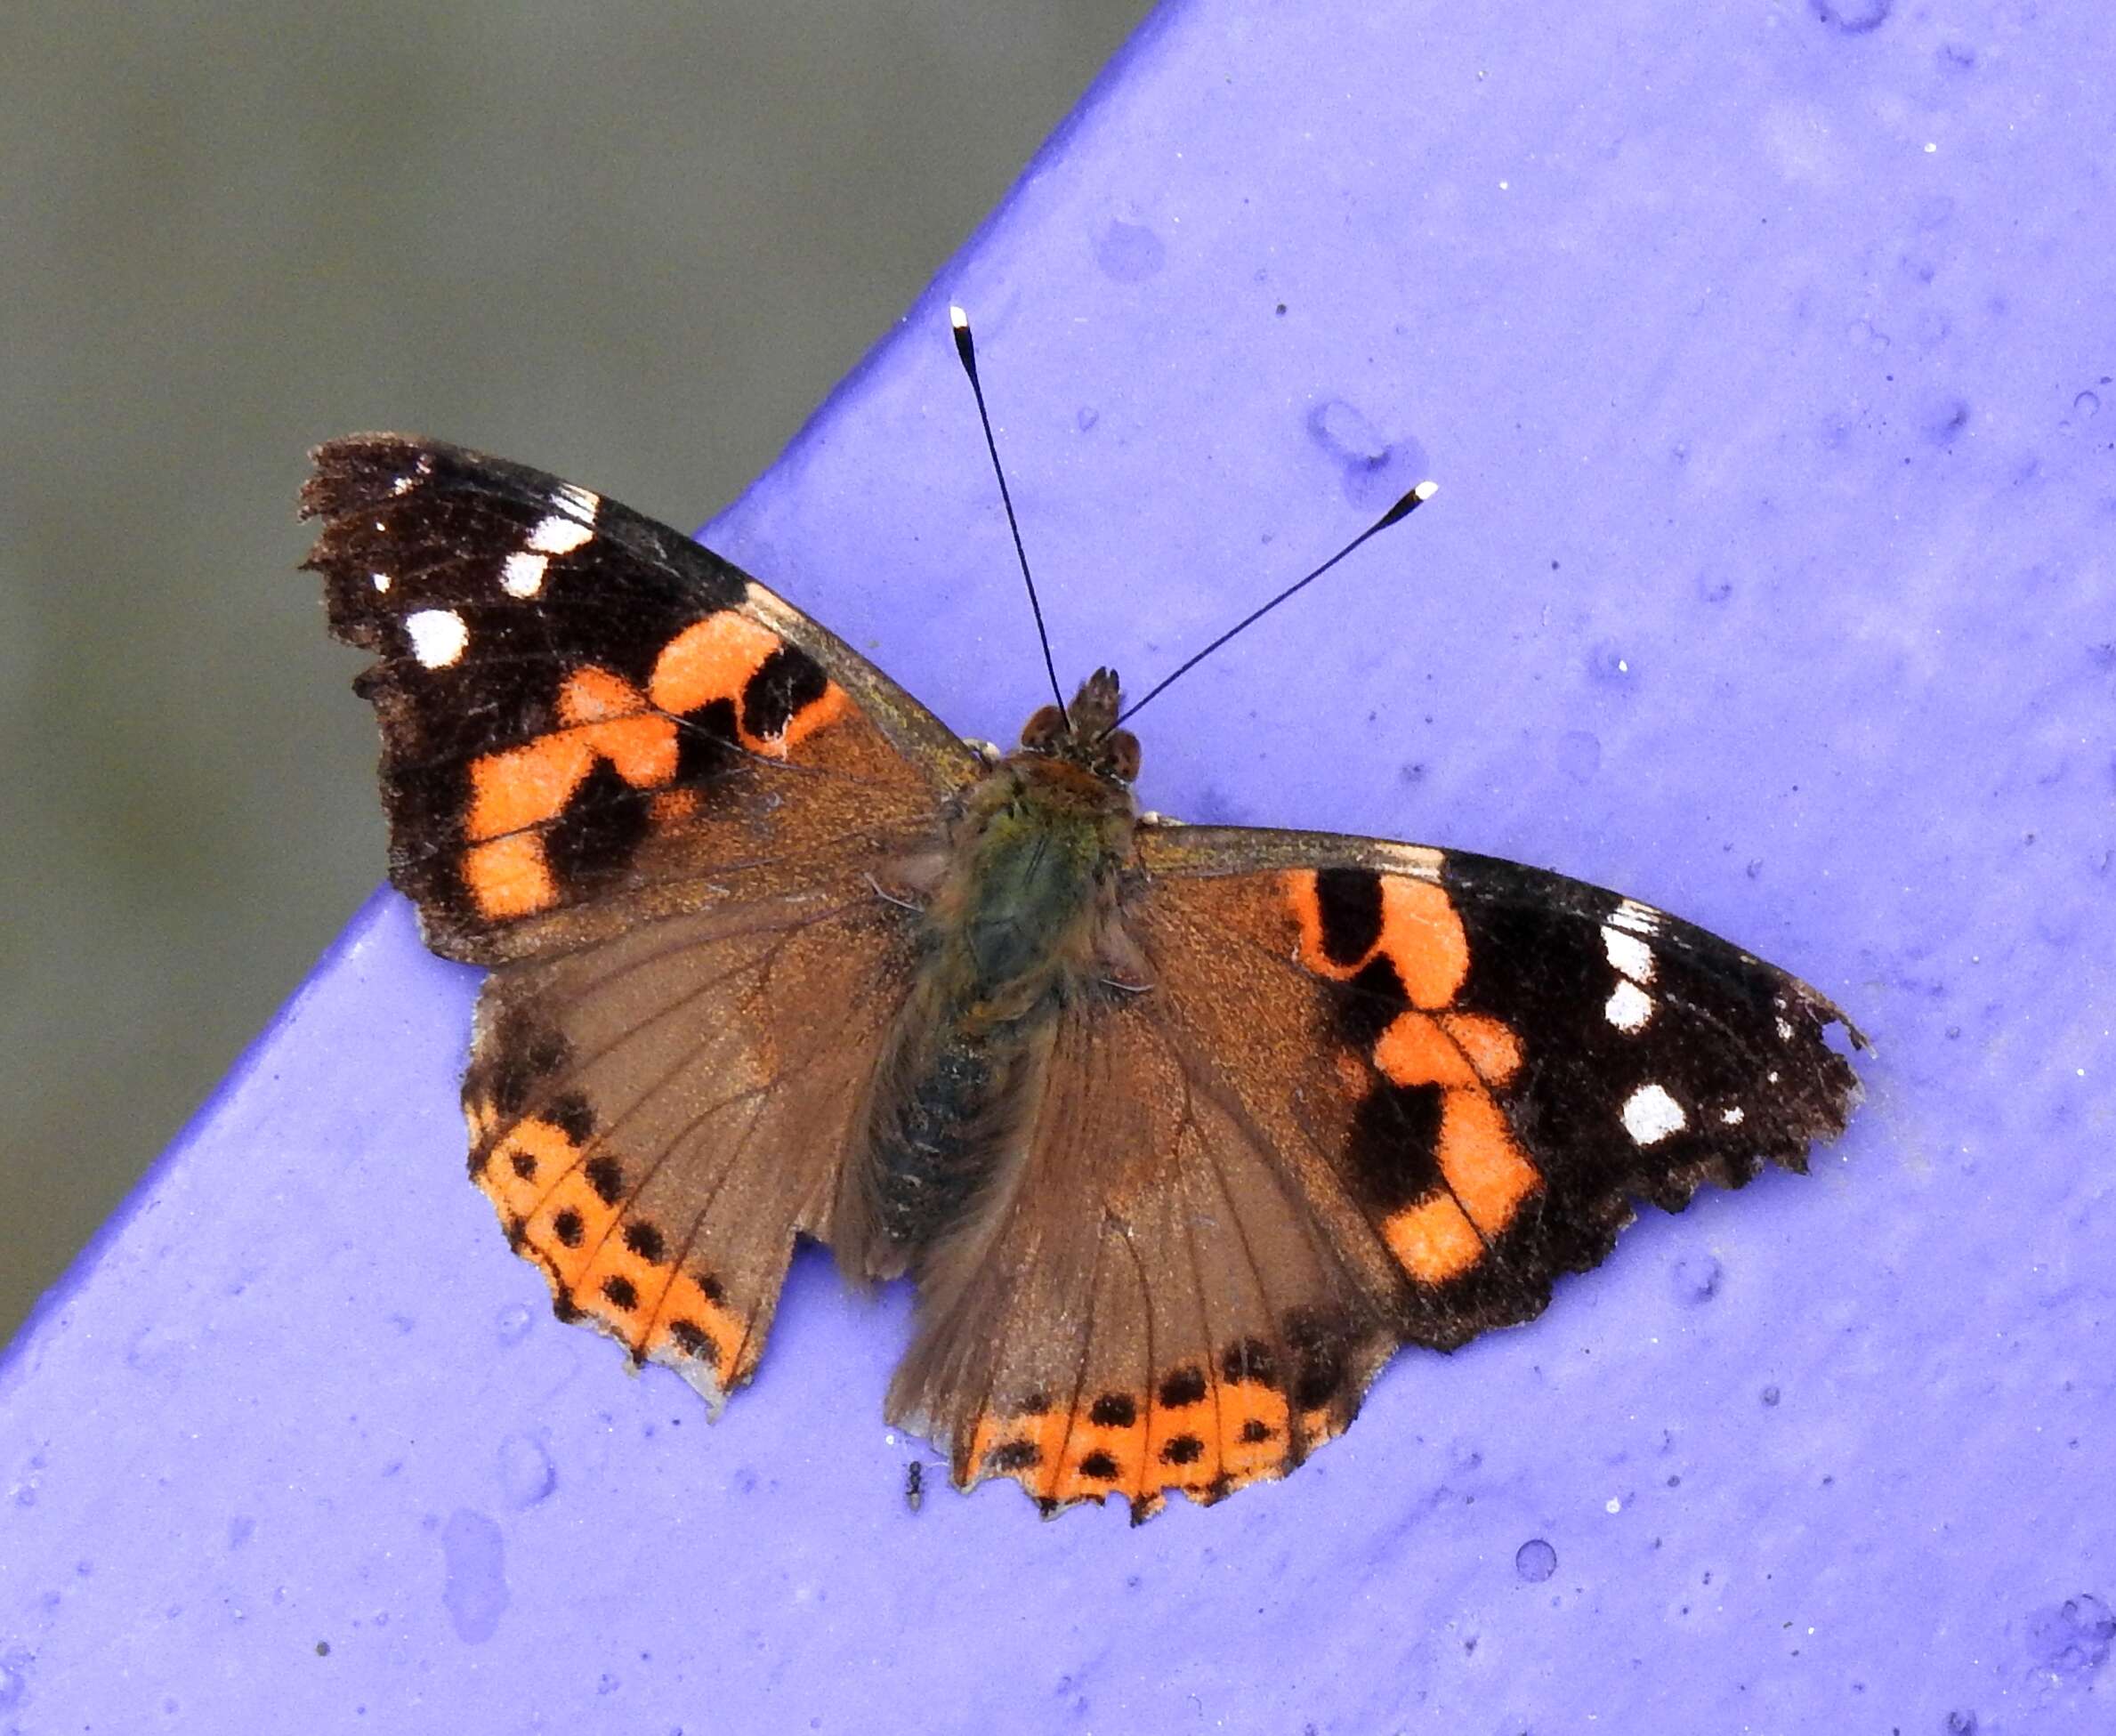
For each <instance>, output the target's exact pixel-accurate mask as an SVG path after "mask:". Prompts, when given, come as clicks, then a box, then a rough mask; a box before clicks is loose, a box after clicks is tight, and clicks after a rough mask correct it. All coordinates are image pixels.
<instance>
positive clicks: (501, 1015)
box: [303, 435, 974, 1400]
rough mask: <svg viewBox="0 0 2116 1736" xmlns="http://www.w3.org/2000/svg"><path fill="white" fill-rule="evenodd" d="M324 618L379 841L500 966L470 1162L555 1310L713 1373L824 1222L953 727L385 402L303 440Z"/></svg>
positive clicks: (452, 944) (725, 1367)
mask: <svg viewBox="0 0 2116 1736" xmlns="http://www.w3.org/2000/svg"><path fill="white" fill-rule="evenodd" d="M303 512H304V513H306V514H307V515H309V516H312V517H317V518H319V519H320V520H321V521H322V528H321V534H320V536H319V539H318V541H317V544H316V546H315V549H314V551H313V552H312V553H311V558H310V564H311V566H312V567H314V568H316V569H319V570H320V571H321V572H322V573H323V575H324V578H325V583H326V595H327V602H328V606H329V615H330V623H331V626H332V630H333V631H334V632H335V634H337V635H338V637H340V638H341V639H343V640H345V641H346V642H349V643H351V644H353V645H356V646H359V647H360V648H362V649H364V650H369V651H372V652H374V653H375V654H376V658H377V661H376V663H375V664H374V665H373V666H371V667H370V668H368V669H367V671H366V672H365V673H364V674H362V675H361V676H360V677H359V681H358V682H357V683H356V685H357V687H358V689H359V691H360V692H361V693H362V694H363V695H364V696H365V697H366V698H368V699H370V700H372V701H373V702H374V705H375V707H376V715H377V717H378V719H379V721H380V723H381V726H382V739H383V768H382V770H383V791H384V802H385V805H386V807H387V810H388V814H389V820H390V826H391V872H392V880H393V881H394V882H395V884H397V886H398V887H399V888H400V890H401V891H403V892H405V893H406V894H407V895H408V896H409V897H410V898H412V899H413V900H415V901H416V904H417V906H418V908H419V913H420V916H421V920H422V924H423V926H424V933H425V935H426V938H427V941H428V942H429V944H430V945H432V947H433V948H434V949H435V950H437V951H440V952H442V953H445V954H447V955H448V956H449V957H456V958H462V959H466V960H469V961H472V962H474V963H479V964H485V965H494V966H496V968H495V969H494V971H493V973H492V974H491V975H490V976H489V978H488V979H487V981H486V984H485V987H484V989H483V991H482V993H481V997H480V1001H479V1006H478V1016H477V1026H476V1032H475V1037H474V1040H473V1046H472V1060H471V1065H470V1069H469V1071H468V1073H467V1075H466V1077H465V1078H464V1109H465V1111H466V1113H467V1115H468V1118H469V1121H470V1130H471V1170H472V1175H473V1177H474V1178H475V1179H476V1181H477V1182H478V1183H479V1185H480V1186H481V1188H482V1189H483V1191H485V1192H486V1193H487V1195H488V1196H489V1198H490V1199H491V1200H492V1202H493V1205H494V1207H495V1208H496V1209H497V1212H498V1214H499V1215H500V1219H501V1222H502V1223H503V1225H504V1226H505V1230H506V1232H507V1235H508V1238H509V1240H510V1242H511V1243H512V1244H513V1246H514V1247H516V1249H517V1250H518V1251H520V1252H521V1253H522V1254H523V1255H524V1256H526V1257H529V1258H530V1259H532V1260H534V1261H535V1262H536V1263H537V1264H538V1265H539V1266H540V1267H541V1268H542V1270H543V1272H544V1273H545V1277H546V1278H547V1279H548V1280H549V1281H550V1284H551V1287H552V1291H553V1298H554V1302H555V1304H556V1305H557V1307H558V1309H559V1312H561V1314H564V1315H567V1316H568V1317H569V1318H570V1317H581V1318H586V1320H590V1321H591V1322H593V1323H594V1324H596V1325H599V1326H602V1328H605V1329H606V1330H608V1331H610V1332H611V1333H612V1334H614V1335H616V1336H618V1337H619V1338H621V1339H622V1340H623V1341H624V1342H625V1343H626V1345H627V1346H628V1347H629V1348H630V1349H631V1351H632V1352H633V1353H634V1356H636V1357H641V1358H649V1357H650V1358H656V1359H659V1360H663V1361H669V1362H671V1363H672V1364H674V1366H675V1367H677V1368H678V1369H680V1370H682V1372H683V1373H684V1374H685V1375H686V1377H689V1378H690V1379H691V1381H692V1382H693V1384H695V1385H698V1386H699V1388H700V1389H701V1390H702V1391H704V1392H706V1393H707V1394H708V1395H709V1396H711V1397H713V1398H714V1399H715V1400H717V1399H718V1397H719V1396H721V1395H722V1394H723V1393H725V1392H726V1391H727V1390H728V1389H729V1388H731V1386H733V1385H739V1383H740V1382H742V1381H743V1380H745V1379H747V1377H748V1376H749V1374H750V1372H751V1371H752V1369H754V1368H755V1361H756V1357H757V1353H758V1352H759V1351H760V1349H761V1347H762V1344H763V1333H764V1328H765V1327H766V1326H767V1325H768V1323H769V1320H770V1316H771V1308H772V1304H773V1303H774V1301H775V1300H776V1297H777V1295H778V1291H779V1284H780V1280H781V1279H782V1277H783V1275H784V1272H785V1269H786V1265H787V1257H788V1255H789V1254H790V1251H791V1249H792V1247H793V1242H794V1239H795V1236H796V1233H798V1232H808V1233H812V1234H818V1235H827V1234H828V1227H829V1225H828V1215H829V1202H830V1201H831V1199H833V1197H834V1193H835V1189H836V1175H837V1171H838V1167H839V1166H840V1165H841V1164H842V1162H843V1160H844V1151H845V1149H846V1147H847V1145H848V1143H850V1142H851V1141H852V1139H853V1138H854V1137H855V1134H854V1126H855V1122H856V1119H857V1112H858V1103H859V1100H860V1093H861V1091H862V1090H863V1088H864V1086H865V1085H866V1071H865V1069H866V1067H867V1065H868V1063H869V1062H870V1060H871V1056H872V1054H873V1053H874V1052H875V1051H876V1049H877V1048H878V1047H879V1045H880V1040H881V1038H880V1028H881V1026H882V1025H883V1024H884V1023H885V1022H886V1020H887V1018H888V1015H889V1013H890V1011H891V1009H892V1007H893V1006H894V1005H896V1004H897V1002H898V1001H900V1000H901V992H902V990H901V981H902V978H903V977H904V975H905V973H907V972H908V970H909V965H910V959H911V956H912V949H913V936H912V932H911V928H910V926H909V909H908V907H907V905H906V903H905V902H904V901H903V900H901V898H897V899H892V898H891V897H889V896H884V885H883V884H882V881H881V880H880V879H877V876H883V877H884V878H885V877H886V876H887V875H888V873H889V865H890V864H891V863H892V862H893V861H896V860H900V859H901V858H902V857H904V856H905V854H906V853H907V852H915V851H916V850H917V849H918V848H921V847H928V846H929V845H930V839H931V836H932V831H933V813H934V811H935V808H936V806H937V804H938V803H939V801H940V800H941V795H942V794H943V793H944V792H945V791H947V790H948V789H949V788H951V787H954V786H955V785H956V784H957V783H958V782H959V781H960V780H961V779H962V778H963V777H964V776H965V775H966V768H968V767H970V766H972V765H973V763H974V762H973V759H972V757H971V755H970V754H969V753H968V750H966V749H965V747H963V746H962V744H961V743H960V742H959V741H957V739H956V738H955V737H954V736H952V735H951V734H949V732H948V731H946V730H945V729H944V728H943V727H942V726H941V724H940V723H938V722H937V721H936V720H935V719H933V717H932V715H930V714H929V713H927V712H926V711H925V709H924V707H920V706H919V705H918V704H917V702H916V701H915V700H913V699H911V698H909V695H907V694H905V693H904V692H903V691H902V690H901V689H899V688H897V687H896V686H895V685H894V684H893V683H892V682H889V681H888V680H887V679H886V677H884V676H883V675H882V674H880V673H879V672H878V671H877V670H876V669H875V668H874V667H873V666H872V665H870V664H868V662H867V661H866V660H865V659H864V658H860V657H859V656H858V655H857V654H855V653H854V652H852V650H850V649H849V648H847V647H846V646H844V643H843V642H840V641H838V640H837V639H836V638H834V637H833V636H832V635H830V634H828V633H827V632H825V631H824V630H823V629H822V628H820V627H819V626H816V624H815V623H814V622H812V621H810V620H809V619H808V618H806V617H805V616H803V615H801V614H800V613H799V612H798V611H797V610H793V609H792V608H790V607H789V606H788V605H787V604H786V603H785V602H782V601H781V600H780V599H779V598H778V597H776V596H774V595H773V594H772V593H770V592H769V591H767V590H765V589H764V587H763V586H762V585H758V584H756V583H755V581H754V580H751V579H749V578H748V577H747V576H746V575H744V574H743V573H741V572H740V571H739V569H736V568H734V567H733V566H731V565H730V564H729V563H728V562H726V561H723V560H721V559H720V558H719V557H718V556H716V555H715V554H712V553H709V552H708V551H707V550H705V549H703V548H700V547H699V545H696V544H695V543H693V542H691V540H690V539H689V538H688V537H682V536H681V535H680V534H678V533H677V532H675V531H674V530H671V529H667V528H666V527H665V526H662V525H658V524H656V523H654V522H653V521H650V520H648V519H645V518H643V517H642V516H641V515H639V514H638V513H633V512H631V511H629V510H628V509H626V507H623V506H621V505H618V504H617V503H616V502H614V501H610V500H606V499H603V498H602V497H600V496H597V495H595V494H594V493H592V492H590V491H589V490H587V489H581V488H579V487H577V486H576V485H574V484H571V483H567V482H562V481H561V480H558V479H557V478H555V477H552V476H548V475H545V474H544V473H543V472H537V471H533V470H529V469H527V468H524V467H522V466H521V465H517V464H506V463H503V462H501V461H499V460H497V459H492V458H487V457H484V456H480V455H478V454H475V453H472V452H467V451H464V450H462V449H461V448H455V447H450V446H444V445H440V444H439V443H436V442H432V441H427V440H416V439H412V438H409V437H406V436H401V435H365V436H356V437H353V438H351V439H349V440H335V441H333V442H331V443H330V444H328V445H327V446H325V447H323V448H319V450H318V452H317V453H316V455H315V472H314V474H313V475H312V476H311V480H310V481H309V483H308V485H307V487H306V489H304V490H303Z"/></svg>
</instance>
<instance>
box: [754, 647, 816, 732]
mask: <svg viewBox="0 0 2116 1736" xmlns="http://www.w3.org/2000/svg"><path fill="white" fill-rule="evenodd" d="M828 686H829V682H828V681H827V680H826V679H825V677H824V674H823V671H822V669H821V667H820V666H819V665H818V664H817V662H816V660H815V658H812V657H811V656H809V655H808V653H807V652H806V651H804V650H798V649H796V647H794V646H792V645H781V646H780V647H779V649H778V650H775V651H773V652H772V653H771V656H769V657H768V658H765V659H764V660H763V664H762V665H761V666H759V667H758V669H757V672H756V674H754V675H752V676H750V678H749V681H748V683H747V685H746V686H745V687H744V688H743V690H742V728H743V730H744V731H745V732H746V733H747V734H749V735H752V736H757V737H766V738H769V737H773V736H779V735H783V734H785V733H786V726H787V724H788V723H791V722H792V721H793V718H794V715H795V714H796V712H799V711H802V710H804V709H805V708H806V707H810V706H812V705H813V704H814V703H815V702H816V701H817V700H818V699H820V698H822V697H823V692H824V690H825V689H826V688H828Z"/></svg>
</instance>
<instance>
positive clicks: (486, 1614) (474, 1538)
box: [440, 1507, 509, 1645]
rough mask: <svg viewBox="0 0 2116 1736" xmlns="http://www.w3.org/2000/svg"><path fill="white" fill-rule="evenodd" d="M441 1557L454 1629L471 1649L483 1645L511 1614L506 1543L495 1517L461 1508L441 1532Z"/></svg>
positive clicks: (446, 1602) (446, 1603)
mask: <svg viewBox="0 0 2116 1736" xmlns="http://www.w3.org/2000/svg"><path fill="white" fill-rule="evenodd" d="M440 1555H441V1570H442V1575H443V1578H442V1582H441V1593H440V1601H441V1606H442V1607H443V1608H444V1609H446V1610H447V1611H448V1622H449V1625H450V1626H451V1627H454V1628H455V1630H456V1638H457V1639H459V1640H461V1641H462V1642H463V1643H464V1644H465V1645H482V1644H483V1643H485V1642H486V1641H487V1640H489V1639H490V1638H491V1637H492V1636H493V1635H494V1634H495V1633H496V1632H497V1630H498V1628H499V1619H500V1617H501V1616H503V1615H504V1614H505V1613H506V1609H507V1603H508V1601H509V1598H508V1593H507V1545H506V1539H505V1538H503V1537H502V1536H501V1535H500V1529H499V1527H498V1525H497V1524H496V1523H494V1522H493V1521H492V1519H491V1518H490V1517H489V1515H487V1514H482V1513H479V1512H477V1511H475V1510H474V1509H472V1508H470V1507H457V1508H456V1511H455V1512H453V1513H451V1514H449V1515H448V1522H447V1523H446V1524H444V1525H443V1526H442V1527H441V1528H440Z"/></svg>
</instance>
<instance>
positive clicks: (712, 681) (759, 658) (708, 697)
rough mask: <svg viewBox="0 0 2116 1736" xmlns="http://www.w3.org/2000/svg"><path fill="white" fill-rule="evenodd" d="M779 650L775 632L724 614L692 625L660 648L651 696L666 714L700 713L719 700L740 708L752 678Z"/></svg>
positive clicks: (725, 611)
mask: <svg viewBox="0 0 2116 1736" xmlns="http://www.w3.org/2000/svg"><path fill="white" fill-rule="evenodd" d="M778 649H779V635H778V634H775V633H773V632H772V631H771V628H769V627H766V626H759V625H758V624H757V623H756V622H755V621H753V620H751V619H750V618H748V617H747V615H742V614H739V613H737V612H736V611H735V610H731V609H723V610H721V611H720V612H719V613H717V614H715V615H708V616H707V617H706V618H705V619H704V620H702V621H697V622H693V623H692V624H691V626H687V627H685V628H684V629H683V631H682V632H681V633H679V634H677V635H676V636H675V637H674V639H672V640H670V641H669V642H668V643H667V644H666V645H664V646H663V647H662V648H661V655H660V656H659V657H658V658H655V659H654V674H653V679H652V680H651V681H650V682H648V683H647V690H648V692H650V694H652V695H653V698H654V703H655V704H656V705H657V706H658V707H661V709H662V710H664V711H669V712H686V711H696V710H697V709H698V708H699V707H700V706H709V705H711V704H712V703H713V701H714V700H715V699H728V700H731V701H733V702H734V704H735V705H736V706H737V707H739V706H740V705H741V703H742V690H743V689H744V688H745V687H747V686H748V685H749V678H750V677H751V676H752V675H754V674H756V672H757V671H758V670H759V669H761V668H763V666H764V659H765V658H768V657H770V656H771V653H772V652H773V651H775V650H778Z"/></svg>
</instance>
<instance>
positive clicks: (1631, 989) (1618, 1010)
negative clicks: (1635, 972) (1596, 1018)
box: [1602, 982, 1653, 1031]
mask: <svg viewBox="0 0 2116 1736" xmlns="http://www.w3.org/2000/svg"><path fill="white" fill-rule="evenodd" d="M1602 1012H1603V1016H1604V1017H1605V1018H1607V1019H1608V1021H1609V1022H1610V1023H1611V1024H1612V1025H1614V1026H1615V1027H1616V1028H1617V1029H1619V1030H1621V1031H1634V1030H1644V1029H1645V1028H1646V1021H1647V1020H1649V1019H1651V1018H1652V1016H1653V997H1652V996H1651V995H1649V994H1647V993H1646V991H1645V990H1644V989H1641V988H1640V987H1639V986H1638V985H1637V984H1636V983H1635V982H1619V983H1618V984H1617V986H1616V989H1615V991H1614V992H1613V993H1612V994H1611V996H1610V997H1609V1002H1608V1005H1605V1006H1603V1009H1602Z"/></svg>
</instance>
